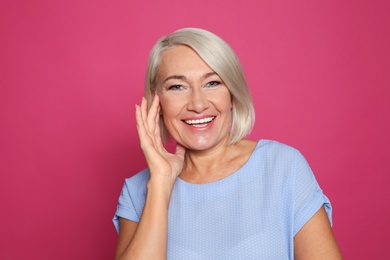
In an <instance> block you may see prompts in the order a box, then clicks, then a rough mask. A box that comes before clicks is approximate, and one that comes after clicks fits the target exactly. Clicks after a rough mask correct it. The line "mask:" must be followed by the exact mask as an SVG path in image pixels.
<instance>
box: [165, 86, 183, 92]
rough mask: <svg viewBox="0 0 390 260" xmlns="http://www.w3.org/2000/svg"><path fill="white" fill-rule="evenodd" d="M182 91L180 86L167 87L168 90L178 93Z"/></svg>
mask: <svg viewBox="0 0 390 260" xmlns="http://www.w3.org/2000/svg"><path fill="white" fill-rule="evenodd" d="M182 89H183V86H182V85H171V86H169V87H168V90H173V91H178V90H182Z"/></svg>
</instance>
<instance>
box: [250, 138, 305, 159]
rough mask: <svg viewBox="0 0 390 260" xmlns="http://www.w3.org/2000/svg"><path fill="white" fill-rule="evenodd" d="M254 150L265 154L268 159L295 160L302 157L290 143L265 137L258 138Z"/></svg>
mask: <svg viewBox="0 0 390 260" xmlns="http://www.w3.org/2000/svg"><path fill="white" fill-rule="evenodd" d="M255 152H256V153H257V154H261V155H262V156H266V157H267V158H268V159H279V160H284V161H290V160H297V159H300V158H302V157H303V156H302V154H301V153H300V152H299V151H298V150H297V149H296V148H294V147H292V146H290V145H287V144H283V143H280V142H278V141H274V140H266V139H261V140H259V142H258V144H257V147H256V149H255Z"/></svg>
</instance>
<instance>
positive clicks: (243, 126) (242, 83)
mask: <svg viewBox="0 0 390 260" xmlns="http://www.w3.org/2000/svg"><path fill="white" fill-rule="evenodd" d="M183 45H184V46H188V47H190V48H192V49H193V50H194V51H195V52H196V53H197V54H198V55H199V56H200V57H201V58H202V59H203V61H204V62H205V63H206V64H207V65H208V66H209V67H210V68H211V69H212V70H213V71H214V72H215V73H217V74H218V76H219V77H220V78H221V79H222V81H223V82H224V83H225V85H226V86H227V88H228V89H229V91H230V94H231V98H232V105H233V107H232V125H231V128H230V135H229V143H230V144H234V143H236V142H237V141H239V140H241V139H242V138H244V137H245V136H246V135H248V134H249V133H250V131H251V130H252V128H253V125H254V122H255V112H254V108H253V102H252V97H251V94H250V91H249V88H248V84H247V82H246V79H245V76H244V72H243V69H242V67H241V64H240V61H239V60H238V58H237V56H236V54H235V53H234V51H233V50H232V48H231V47H230V46H229V45H228V44H227V43H226V42H225V41H224V40H222V39H221V38H219V37H218V36H216V35H215V34H213V33H211V32H209V31H206V30H203V29H198V28H183V29H180V30H177V31H175V32H173V33H171V34H169V35H166V36H164V37H162V38H160V39H159V40H158V41H157V43H156V44H155V45H154V47H153V48H152V50H151V52H150V56H149V61H148V67H147V71H146V80H145V93H144V94H145V98H146V100H147V101H148V104H149V105H150V104H151V103H152V99H153V95H154V94H155V93H156V92H157V87H158V86H157V80H156V78H157V74H158V70H159V64H160V60H161V57H162V55H163V53H164V52H165V51H166V50H168V49H170V48H173V47H175V46H183ZM161 119H162V118H161ZM161 119H160V132H161V136H162V139H163V140H165V141H166V140H168V131H167V129H166V127H165V125H164V121H163V120H161Z"/></svg>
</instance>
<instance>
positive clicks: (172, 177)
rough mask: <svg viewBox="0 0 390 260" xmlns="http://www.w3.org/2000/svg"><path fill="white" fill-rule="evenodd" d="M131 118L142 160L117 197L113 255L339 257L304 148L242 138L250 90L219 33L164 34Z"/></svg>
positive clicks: (248, 122) (326, 205)
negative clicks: (169, 143)
mask: <svg viewBox="0 0 390 260" xmlns="http://www.w3.org/2000/svg"><path fill="white" fill-rule="evenodd" d="M136 121H137V129H138V135H139V140H140V145H141V148H142V151H143V153H144V156H145V159H146V162H147V164H148V168H147V169H145V170H143V171H141V172H140V173H138V174H136V175H135V176H133V177H131V178H129V179H127V180H126V181H125V185H124V187H123V190H122V193H121V196H120V197H119V205H118V208H117V212H116V215H115V217H114V224H115V226H116V228H117V230H118V232H119V241H118V246H117V252H116V259H165V258H168V259H183V258H189V259H253V258H255V259H294V258H296V259H340V258H341V255H340V252H339V249H338V246H337V243H336V241H335V239H334V236H333V233H332V229H331V221H332V220H331V209H332V208H331V204H330V202H329V200H328V198H327V197H326V196H325V195H324V194H323V193H322V190H321V189H320V187H319V185H318V183H317V182H316V179H315V178H314V175H313V173H312V172H311V169H310V167H309V165H308V164H307V162H306V160H305V159H304V158H303V156H302V155H301V154H300V153H299V152H298V151H297V150H295V149H294V148H292V147H289V146H287V145H283V144H281V143H278V142H275V141H269V140H260V141H252V140H247V139H245V136H246V135H247V134H248V133H249V132H250V130H251V128H252V126H253V123H254V112H253V105H252V101H251V96H250V92H249V88H248V86H247V84H246V80H245V77H244V74H243V72H242V69H241V66H240V63H239V61H238V59H237V57H236V55H235V54H234V52H233V50H232V49H231V48H230V47H229V46H228V45H227V44H226V43H225V42H224V41H223V40H222V39H220V38H219V37H217V36H216V35H214V34H212V33H210V32H207V31H204V30H201V29H194V28H187V29H181V30H178V31H176V32H174V33H172V34H170V35H168V36H165V37H163V38H161V39H160V40H159V41H158V42H157V43H156V45H155V46H154V48H153V49H152V52H151V55H150V59H149V66H148V71H147V80H146V84H145V98H143V100H142V102H141V105H140V106H136ZM168 136H169V137H170V138H172V139H173V140H174V141H175V142H176V144H177V145H176V151H175V153H169V152H168V151H167V150H166V149H165V148H164V140H166V139H167V137H168Z"/></svg>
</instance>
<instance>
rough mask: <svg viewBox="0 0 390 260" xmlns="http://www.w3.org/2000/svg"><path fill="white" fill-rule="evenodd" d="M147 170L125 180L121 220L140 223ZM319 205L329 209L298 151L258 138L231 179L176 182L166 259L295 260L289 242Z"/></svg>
mask: <svg viewBox="0 0 390 260" xmlns="http://www.w3.org/2000/svg"><path fill="white" fill-rule="evenodd" d="M148 179H149V171H148V170H147V169H145V170H143V171H141V172H140V173H138V174H136V175H134V176H133V177H131V178H129V179H126V181H125V184H124V186H123V189H122V193H121V195H120V197H119V204H118V207H117V211H116V214H115V216H114V219H113V221H114V224H115V227H116V229H117V230H118V231H119V226H118V222H119V220H118V218H119V217H122V218H125V219H129V220H132V221H135V222H138V221H139V219H140V216H141V213H142V210H143V207H144V203H145V197H146V192H147V189H146V184H147V182H148ZM321 206H324V207H325V209H326V212H327V214H328V218H329V221H330V222H331V223H332V219H331V214H332V208H331V204H330V201H329V200H328V198H327V197H326V196H325V195H324V194H323V193H322V190H321V189H320V187H319V185H318V183H317V181H316V179H315V177H314V175H313V173H312V171H311V169H310V167H309V165H308V164H307V162H306V160H305V158H304V157H303V156H302V155H301V154H300V152H299V151H297V150H296V149H294V148H292V147H290V146H287V145H284V144H281V143H278V142H275V141H270V140H260V141H259V142H258V144H257V146H256V149H255V150H254V151H253V153H252V155H251V156H250V158H249V160H248V161H247V162H246V164H245V165H243V166H242V167H241V168H240V169H239V170H238V171H237V172H235V173H234V174H232V175H230V176H228V177H226V178H224V179H222V180H219V181H216V182H212V183H207V184H191V183H188V182H185V181H183V180H181V179H180V178H177V180H176V182H175V186H174V189H173V192H172V197H171V201H170V205H169V213H168V214H169V215H168V252H167V257H168V259H202V260H203V259H213V260H215V259H272V260H275V259H294V240H293V238H294V236H295V234H296V233H297V232H298V231H299V230H300V229H301V228H302V226H303V225H304V224H305V223H306V222H307V221H308V220H309V219H310V218H311V217H312V216H313V215H314V214H315V213H316V212H317V211H318V210H319V209H320V207H321Z"/></svg>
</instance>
